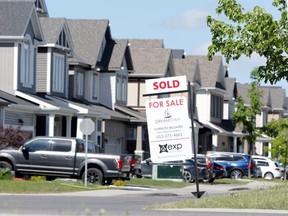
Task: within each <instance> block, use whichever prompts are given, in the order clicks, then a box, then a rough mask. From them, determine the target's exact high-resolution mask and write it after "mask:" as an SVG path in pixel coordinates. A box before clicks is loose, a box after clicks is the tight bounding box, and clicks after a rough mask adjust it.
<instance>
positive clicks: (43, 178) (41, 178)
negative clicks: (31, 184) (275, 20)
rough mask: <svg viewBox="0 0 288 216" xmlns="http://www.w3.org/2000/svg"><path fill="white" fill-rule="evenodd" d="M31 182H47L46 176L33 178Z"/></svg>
mask: <svg viewBox="0 0 288 216" xmlns="http://www.w3.org/2000/svg"><path fill="white" fill-rule="evenodd" d="M30 180H31V181H35V182H39V181H46V177H45V176H31V179H30Z"/></svg>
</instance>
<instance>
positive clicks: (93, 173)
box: [82, 168, 103, 184]
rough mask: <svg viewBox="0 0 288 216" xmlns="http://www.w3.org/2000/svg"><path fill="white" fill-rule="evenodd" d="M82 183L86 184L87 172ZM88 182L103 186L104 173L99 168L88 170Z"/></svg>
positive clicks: (83, 175)
mask: <svg viewBox="0 0 288 216" xmlns="http://www.w3.org/2000/svg"><path fill="white" fill-rule="evenodd" d="M82 181H83V182H85V172H83V174H82ZM87 182H88V183H91V184H103V173H102V172H101V171H100V170H99V169H97V168H88V169H87Z"/></svg>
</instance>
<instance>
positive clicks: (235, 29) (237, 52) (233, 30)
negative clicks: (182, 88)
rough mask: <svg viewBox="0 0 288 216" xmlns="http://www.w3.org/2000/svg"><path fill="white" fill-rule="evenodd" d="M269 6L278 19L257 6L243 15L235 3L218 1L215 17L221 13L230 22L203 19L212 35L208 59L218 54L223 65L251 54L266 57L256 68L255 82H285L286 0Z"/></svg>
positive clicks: (287, 43) (287, 59) (287, 61)
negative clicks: (276, 12) (272, 7)
mask: <svg viewBox="0 0 288 216" xmlns="http://www.w3.org/2000/svg"><path fill="white" fill-rule="evenodd" d="M272 5H273V6H274V7H276V8H277V9H278V11H279V13H280V15H281V16H280V18H279V20H276V19H274V18H273V16H272V15H271V14H269V13H267V12H265V10H264V9H263V8H261V7H259V6H256V7H254V9H253V11H248V12H244V9H243V8H242V6H241V5H240V4H238V3H237V0H219V5H218V7H217V8H216V13H217V14H218V15H220V14H224V15H225V16H226V17H227V18H228V19H229V20H230V21H231V23H225V22H223V21H220V20H216V19H214V18H212V17H211V16H208V17H207V25H208V27H210V31H211V34H212V45H210V46H209V48H208V58H209V59H210V60H211V59H212V58H213V56H214V55H215V54H217V53H219V52H220V53H221V54H222V55H223V56H224V57H225V58H226V62H227V63H229V61H231V60H237V59H239V58H240V57H241V56H246V57H251V55H252V54H253V53H257V54H259V55H260V56H261V57H265V58H266V64H265V65H262V66H260V67H259V69H258V81H261V80H263V81H264V82H265V83H267V82H268V81H269V82H270V83H271V84H275V83H276V82H277V81H279V80H281V79H286V80H287V81H288V55H287V54H288V18H287V10H286V0H274V1H273V3H272Z"/></svg>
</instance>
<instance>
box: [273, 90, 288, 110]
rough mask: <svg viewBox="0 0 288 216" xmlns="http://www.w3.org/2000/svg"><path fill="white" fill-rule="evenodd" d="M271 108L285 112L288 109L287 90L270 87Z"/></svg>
mask: <svg viewBox="0 0 288 216" xmlns="http://www.w3.org/2000/svg"><path fill="white" fill-rule="evenodd" d="M270 94H271V95H273V97H271V105H272V106H271V107H272V109H273V110H283V109H285V108H286V104H285V103H286V95H285V89H283V88H281V87H270Z"/></svg>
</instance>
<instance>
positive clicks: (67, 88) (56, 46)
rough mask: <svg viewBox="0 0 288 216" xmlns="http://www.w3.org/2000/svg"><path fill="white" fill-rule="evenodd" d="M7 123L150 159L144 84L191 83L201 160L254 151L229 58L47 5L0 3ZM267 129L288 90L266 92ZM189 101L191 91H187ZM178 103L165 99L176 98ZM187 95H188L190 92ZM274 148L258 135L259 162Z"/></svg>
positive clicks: (15, 0)
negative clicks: (238, 117) (87, 127)
mask: <svg viewBox="0 0 288 216" xmlns="http://www.w3.org/2000/svg"><path fill="white" fill-rule="evenodd" d="M0 4H1V6H0V15H1V20H0V77H1V79H0V84H1V85H0V86H1V87H0V99H1V100H0V120H1V123H2V124H3V125H4V126H5V127H7V126H9V125H12V126H14V127H18V126H21V129H22V130H25V131H27V132H28V133H30V134H31V137H33V136H39V135H44V136H47V135H48V136H73V137H79V138H83V136H84V134H83V133H82V132H81V130H80V123H81V122H82V120H83V119H84V118H90V119H92V121H93V122H94V123H95V131H94V132H93V133H92V134H91V135H89V139H92V140H94V141H95V142H96V143H97V144H98V146H99V149H98V150H99V152H105V153H116V154H117V153H123V152H126V153H136V154H139V155H140V156H141V157H143V158H147V157H149V154H150V153H149V151H150V150H149V141H148V133H147V124H146V116H145V102H146V100H149V99H153V98H155V97H156V96H151V97H144V96H143V95H144V94H145V80H146V79H154V78H162V77H171V76H180V75H185V76H186V77H187V80H188V81H189V83H190V84H191V88H192V95H191V97H192V101H193V103H192V104H193V107H192V108H191V112H192V113H193V118H194V119H195V121H194V125H193V126H194V128H195V142H196V146H197V153H206V152H207V151H231V152H247V151H248V147H247V144H245V142H243V140H242V138H243V136H244V133H243V130H242V128H241V127H240V126H239V125H236V126H235V125H233V122H232V119H231V114H232V113H233V111H234V110H235V103H236V100H235V99H236V98H237V96H239V95H241V96H242V97H244V98H245V101H246V102H247V105H249V98H247V88H248V85H245V84H244V85H242V84H240V83H237V82H236V79H235V78H230V77H229V75H228V69H227V66H225V65H223V60H222V57H221V56H215V58H214V59H213V60H212V61H208V59H207V57H206V56H197V55H185V53H184V50H182V49H179V50H175V49H169V48H165V46H164V41H163V40H162V39H115V38H113V36H112V32H111V28H110V23H109V20H108V19H102V20H90V19H66V18H51V17H49V13H48V11H47V7H46V3H45V1H44V0H0ZM263 91H264V96H263V97H262V98H261V101H262V103H263V104H264V106H263V109H262V110H261V115H260V116H257V118H256V121H257V124H258V125H259V126H261V125H264V124H265V123H267V121H270V120H271V119H277V118H283V117H285V116H287V97H286V95H285V91H284V90H283V89H282V88H278V87H277V88H276V87H273V88H272V87H271V88H269V87H267V88H263ZM184 94H185V93H184ZM169 96H171V97H172V96H173V95H161V97H169ZM186 96H187V97H188V94H186ZM269 145H271V143H270V140H269V138H268V137H265V135H263V137H259V138H258V140H257V143H256V151H257V154H265V152H264V150H263V149H264V148H263V146H269Z"/></svg>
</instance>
